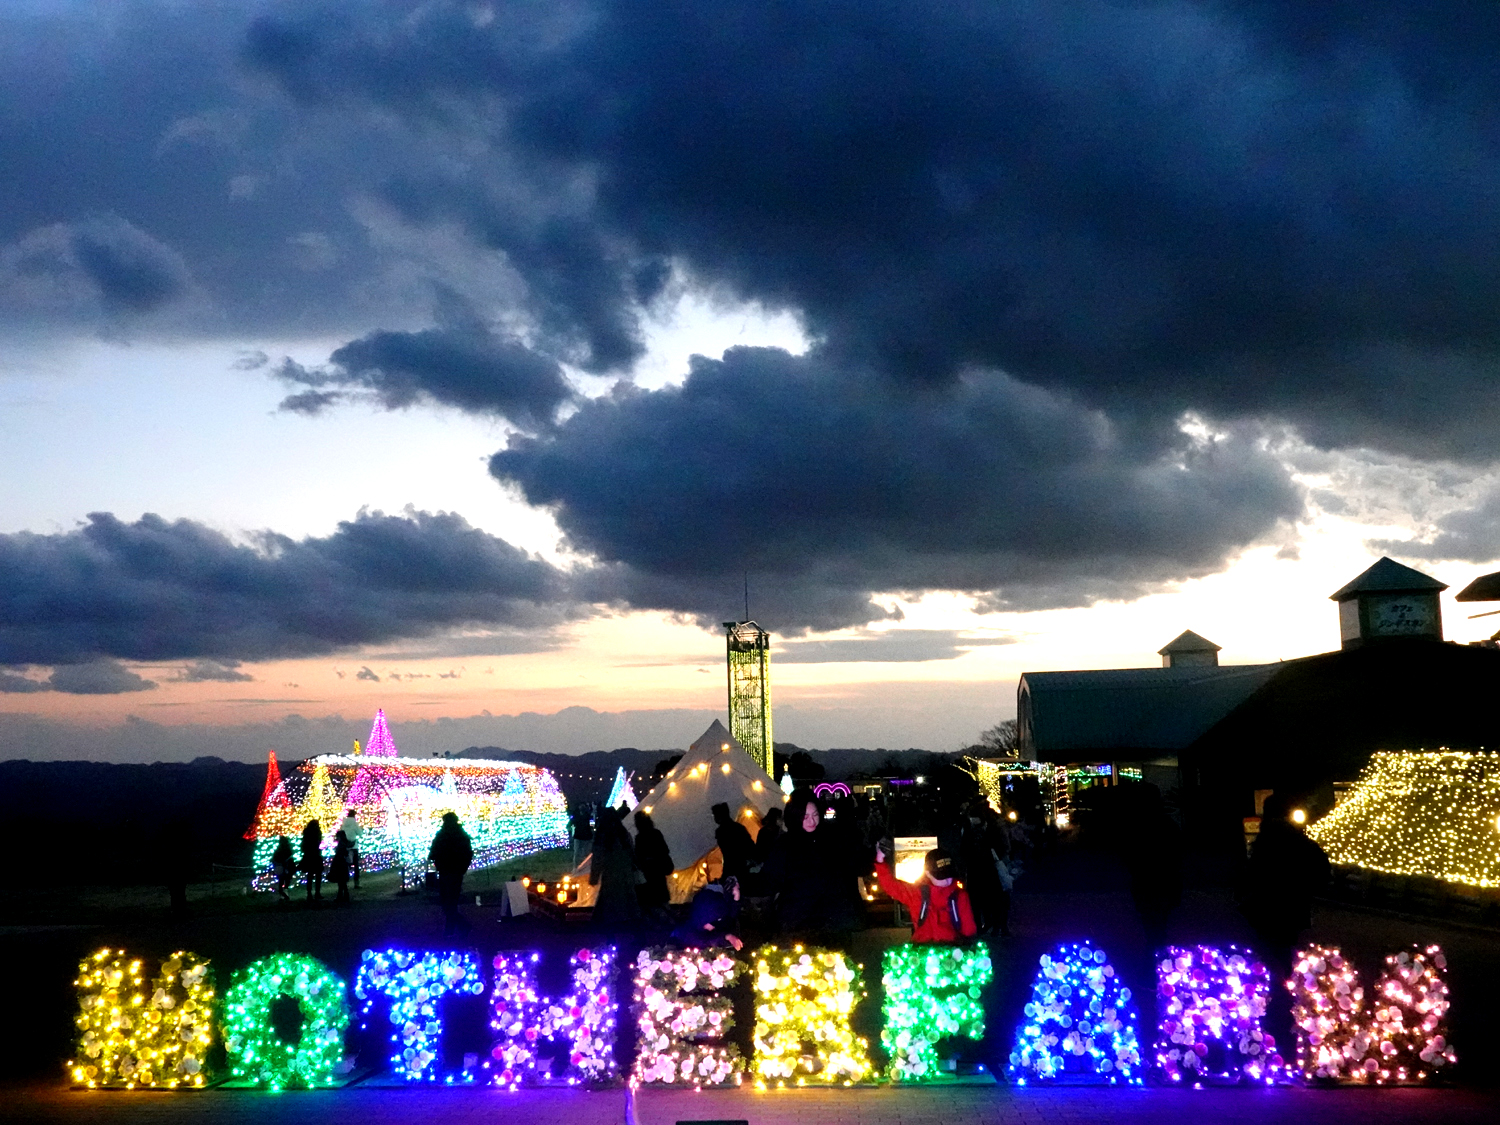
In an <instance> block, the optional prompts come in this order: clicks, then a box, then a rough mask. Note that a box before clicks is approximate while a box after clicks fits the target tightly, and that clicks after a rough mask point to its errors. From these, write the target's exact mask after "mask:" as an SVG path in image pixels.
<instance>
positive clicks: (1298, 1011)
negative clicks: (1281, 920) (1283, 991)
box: [1286, 945, 1380, 1082]
mask: <svg viewBox="0 0 1500 1125" xmlns="http://www.w3.org/2000/svg"><path fill="white" fill-rule="evenodd" d="M1286 988H1287V991H1289V992H1290V993H1291V994H1292V1026H1293V1027H1294V1028H1295V1029H1296V1032H1297V1070H1298V1071H1299V1072H1300V1073H1301V1075H1302V1077H1303V1079H1304V1080H1306V1081H1310V1082H1367V1081H1370V1080H1371V1079H1372V1078H1373V1077H1374V1076H1375V1074H1377V1073H1378V1072H1379V1070H1380V1063H1379V1060H1378V1058H1376V1057H1374V1056H1372V1054H1371V1052H1372V1051H1373V1050H1374V1049H1375V1041H1374V1037H1373V1035H1372V1034H1371V1028H1370V1017H1369V1013H1368V1011H1367V1010H1366V1007H1365V990H1364V987H1363V985H1362V984H1361V983H1360V979H1359V972H1358V971H1357V970H1356V969H1355V968H1354V966H1353V965H1351V964H1350V963H1349V962H1348V961H1347V960H1346V959H1345V957H1344V955H1343V952H1342V951H1341V950H1339V949H1338V948H1337V947H1334V948H1328V947H1326V946H1321V945H1310V946H1308V947H1307V948H1305V949H1300V950H1298V951H1297V953H1296V955H1295V956H1294V957H1293V958H1292V975H1291V976H1290V977H1289V978H1288V979H1287V982H1286ZM1367 1063H1368V1064H1369V1065H1368V1066H1367V1065H1366V1064H1367Z"/></svg>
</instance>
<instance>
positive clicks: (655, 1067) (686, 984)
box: [634, 949, 745, 1087]
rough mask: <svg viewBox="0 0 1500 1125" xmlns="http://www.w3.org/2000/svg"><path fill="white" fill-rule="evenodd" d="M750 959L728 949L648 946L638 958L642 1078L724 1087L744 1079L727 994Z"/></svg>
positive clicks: (637, 1064) (638, 1077) (637, 1072)
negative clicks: (732, 1038)
mask: <svg viewBox="0 0 1500 1125" xmlns="http://www.w3.org/2000/svg"><path fill="white" fill-rule="evenodd" d="M744 970H745V963H744V962H743V961H739V960H736V959H735V958H734V957H733V956H731V955H730V953H729V952H728V951H727V950H697V949H689V950H686V951H677V950H668V949H643V950H641V952H640V955H639V956H637V957H636V959H635V1005H636V1028H637V1031H638V1035H637V1039H636V1058H635V1070H634V1077H635V1080H636V1081H637V1082H661V1083H678V1084H683V1085H691V1086H694V1087H698V1086H722V1085H724V1084H726V1083H729V1082H733V1083H734V1084H735V1085H739V1082H740V1079H741V1070H740V1052H739V1049H738V1048H737V1047H735V1045H734V1044H733V1043H726V1042H724V1037H725V1036H726V1035H727V1034H728V1033H729V1029H730V1028H731V1027H733V1026H734V1015H733V1001H732V1000H731V999H730V997H728V996H726V995H724V991H723V990H724V989H726V988H729V987H730V986H731V985H733V984H734V983H735V981H737V980H738V979H739V978H740V974H741V973H742V972H744Z"/></svg>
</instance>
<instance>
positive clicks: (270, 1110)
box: [0, 1086, 1500, 1125]
mask: <svg viewBox="0 0 1500 1125" xmlns="http://www.w3.org/2000/svg"><path fill="white" fill-rule="evenodd" d="M1497 1114H1500V1094H1497V1093H1496V1092H1493V1091H1480V1090H1463V1089H1422V1090H1366V1089H1340V1090H1304V1089H1297V1088H1285V1089H1270V1090H1266V1089H1244V1090H1240V1089H1231V1090H1165V1089H1156V1088H1147V1089H1140V1090H1113V1089H1099V1088H1087V1087H1083V1088H1076V1087H1075V1088H1063V1089H1027V1090H1018V1089H1014V1088H1010V1087H1003V1086H1002V1087H989V1088H977V1087H957V1088H947V1089H925V1090H924V1089H902V1090H892V1089H888V1088H887V1089H869V1090H796V1091H776V1092H770V1093H760V1092H755V1091H748V1090H746V1091H723V1090H719V1091H706V1092H704V1093H698V1094H695V1093H692V1092H688V1091H662V1090H647V1091H645V1092H643V1093H641V1094H640V1095H639V1096H638V1098H637V1103H636V1117H637V1120H638V1122H639V1125H674V1123H675V1122H678V1121H684V1120H704V1119H742V1120H746V1121H748V1122H749V1123H750V1125H819V1123H825V1122H837V1123H839V1125H952V1123H953V1122H957V1121H964V1122H974V1123H976V1125H979V1123H982V1125H1094V1123H1101V1122H1107V1123H1109V1125H1169V1123H1170V1125H1175V1123H1178V1122H1186V1121H1193V1119H1199V1120H1201V1121H1202V1122H1204V1123H1205V1125H1207V1123H1210V1122H1211V1123H1213V1125H1275V1123H1278V1122H1288V1123H1293V1122H1295V1123H1296V1125H1346V1123H1347V1125H1405V1123H1407V1122H1410V1123H1413V1125H1415V1123H1417V1122H1422V1123H1424V1125H1436V1123H1441V1125H1469V1123H1471V1122H1472V1123H1474V1125H1479V1123H1481V1122H1482V1123H1484V1125H1490V1123H1492V1122H1494V1121H1495V1120H1496V1117H1497ZM497 1118H498V1119H501V1120H505V1121H520V1122H524V1123H525V1125H625V1099H624V1094H623V1092H622V1091H619V1090H605V1091H596V1092H584V1091H573V1090H546V1091H522V1092H519V1093H515V1094H506V1093H501V1092H499V1091H495V1090H485V1089H478V1090H472V1089H471V1090H434V1089H411V1090H400V1089H397V1090H393V1089H377V1088H363V1089H362V1088H360V1087H358V1086H355V1087H351V1088H349V1089H345V1090H336V1091H317V1092H305V1091H304V1092H288V1093H283V1094H266V1093H261V1092H255V1091H227V1090H210V1091H204V1092H200V1093H177V1094H169V1093H148V1092H140V1091H131V1092H126V1091H93V1092H87V1093H85V1092H77V1091H69V1090H63V1089H60V1088H57V1087H43V1086H28V1087H23V1088H14V1087H13V1088H11V1089H9V1090H0V1120H5V1121H17V1122H21V1121H25V1122H38V1123H50V1122H57V1123H59V1125H75V1123H76V1125H85V1123H87V1125H177V1123H179V1122H181V1123H184V1125H186V1123H190V1122H201V1121H212V1122H214V1125H240V1123H241V1122H245V1123H249V1122H261V1121H266V1120H273V1121H274V1122H275V1123H276V1125H304V1123H305V1125H327V1123H328V1122H329V1121H357V1122H359V1123H360V1125H385V1123H387V1122H390V1123H393V1125H394V1123H397V1122H400V1123H402V1125H427V1123H429V1122H430V1123H432V1125H460V1123H463V1122H470V1121H472V1122H487V1123H488V1122H493V1121H495V1120H496V1119H497Z"/></svg>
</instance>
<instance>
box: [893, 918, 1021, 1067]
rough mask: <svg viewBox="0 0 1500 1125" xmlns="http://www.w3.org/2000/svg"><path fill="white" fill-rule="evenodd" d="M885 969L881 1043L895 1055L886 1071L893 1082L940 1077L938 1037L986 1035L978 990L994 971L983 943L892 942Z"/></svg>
mask: <svg viewBox="0 0 1500 1125" xmlns="http://www.w3.org/2000/svg"><path fill="white" fill-rule="evenodd" d="M881 973H882V980H883V981H884V985H885V1003H884V1006H883V1016H884V1021H883V1024H884V1026H883V1027H882V1029H881V1032H880V1043H881V1046H883V1047H884V1048H885V1050H886V1054H887V1055H888V1056H889V1057H890V1060H891V1061H890V1065H889V1067H888V1068H887V1072H886V1073H887V1074H888V1075H889V1077H890V1079H891V1081H892V1082H929V1081H933V1080H934V1079H937V1078H940V1077H942V1073H941V1071H940V1069H939V1068H940V1066H941V1061H940V1060H939V1058H938V1051H937V1045H938V1042H939V1041H940V1040H942V1039H947V1038H951V1037H953V1036H965V1037H967V1038H969V1039H982V1038H983V1037H984V1007H983V1005H982V1004H981V1003H980V995H981V992H982V990H983V989H984V986H985V985H987V984H989V983H990V981H991V980H993V979H994V975H995V974H994V966H993V965H992V964H991V962H990V955H989V952H988V950H986V949H985V948H984V946H982V945H981V946H977V947H976V948H974V949H962V948H960V947H958V946H951V945H898V946H894V947H892V948H890V949H887V950H886V951H885V957H884V960H883V962H882V965H881Z"/></svg>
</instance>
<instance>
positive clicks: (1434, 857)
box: [1307, 750, 1500, 887]
mask: <svg viewBox="0 0 1500 1125" xmlns="http://www.w3.org/2000/svg"><path fill="white" fill-rule="evenodd" d="M1497 814H1500V754H1490V753H1478V754H1467V753H1459V752H1456V751H1452V750H1438V751H1423V752H1399V753H1397V752H1384V751H1382V752H1380V753H1376V754H1373V755H1371V757H1370V762H1369V764H1368V765H1367V766H1366V767H1365V768H1364V770H1363V771H1362V772H1361V773H1360V776H1359V780H1358V781H1357V782H1355V784H1354V786H1353V788H1351V789H1350V790H1349V792H1348V794H1347V795H1346V796H1345V798H1344V799H1343V800H1342V801H1341V802H1339V804H1338V805H1337V806H1336V807H1335V808H1334V809H1333V811H1332V812H1330V813H1328V815H1326V816H1324V817H1322V818H1321V819H1319V820H1318V821H1316V822H1314V823H1313V824H1311V825H1309V826H1308V828H1307V834H1308V835H1309V836H1310V837H1312V838H1313V839H1314V840H1316V841H1317V842H1318V843H1319V844H1321V845H1322V846H1323V850H1324V851H1326V852H1327V853H1328V858H1329V859H1330V860H1332V861H1333V862H1334V863H1343V864H1350V865H1353V866H1356V867H1366V868H1369V869H1370V870H1372V871H1384V872H1389V873H1391V874H1396V875H1425V876H1427V877H1429V878H1433V879H1445V880H1447V881H1449V882H1453V883H1464V884H1467V885H1469V886H1474V887H1500V831H1497V827H1496V816H1497Z"/></svg>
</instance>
